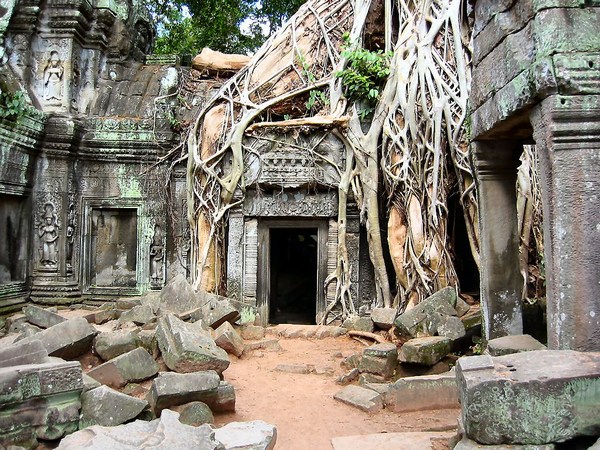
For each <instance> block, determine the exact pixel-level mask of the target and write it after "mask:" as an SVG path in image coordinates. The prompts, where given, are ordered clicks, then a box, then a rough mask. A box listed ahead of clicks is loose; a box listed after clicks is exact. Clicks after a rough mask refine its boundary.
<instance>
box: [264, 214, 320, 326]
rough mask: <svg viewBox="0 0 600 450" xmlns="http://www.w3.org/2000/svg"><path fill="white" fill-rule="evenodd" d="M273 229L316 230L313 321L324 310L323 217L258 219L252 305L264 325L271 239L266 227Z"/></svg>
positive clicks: (266, 320) (267, 309)
mask: <svg viewBox="0 0 600 450" xmlns="http://www.w3.org/2000/svg"><path fill="white" fill-rule="evenodd" d="M274 228H316V229H317V288H316V289H317V292H316V302H317V304H316V311H317V315H316V317H315V321H316V323H319V322H320V320H321V319H322V318H323V314H324V313H325V307H326V302H325V291H324V289H323V286H324V285H323V283H324V281H325V278H326V277H327V235H328V227H327V220H326V219H302V218H299V219H260V220H259V222H258V284H257V295H256V297H257V298H256V300H257V302H256V307H257V309H258V312H259V314H260V317H261V319H262V322H263V325H264V326H266V325H267V324H268V321H269V315H270V311H269V299H270V290H271V270H270V267H271V255H270V253H271V252H270V250H271V239H270V230H271V229H274Z"/></svg>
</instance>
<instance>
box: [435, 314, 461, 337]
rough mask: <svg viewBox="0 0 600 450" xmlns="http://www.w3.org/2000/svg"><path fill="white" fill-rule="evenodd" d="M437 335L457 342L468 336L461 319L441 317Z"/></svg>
mask: <svg viewBox="0 0 600 450" xmlns="http://www.w3.org/2000/svg"><path fill="white" fill-rule="evenodd" d="M436 334H437V335H438V336H444V337H447V338H448V339H452V340H455V339H460V338H461V337H463V336H464V335H465V334H466V330H465V326H464V325H463V323H462V320H460V318H459V317H456V316H441V317H440V318H439V320H438V326H437V329H436Z"/></svg>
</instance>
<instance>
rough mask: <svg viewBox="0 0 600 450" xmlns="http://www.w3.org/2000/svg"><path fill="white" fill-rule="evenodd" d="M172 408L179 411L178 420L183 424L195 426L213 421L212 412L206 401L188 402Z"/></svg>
mask: <svg viewBox="0 0 600 450" xmlns="http://www.w3.org/2000/svg"><path fill="white" fill-rule="evenodd" d="M173 409H175V411H177V412H178V413H179V421H180V422H181V423H183V424H185V425H191V426H194V427H197V426H200V425H204V424H205V423H214V422H215V418H214V416H213V413H212V411H211V410H210V408H209V407H208V405H207V404H206V403H202V402H190V403H186V404H185V405H181V406H176V407H174V408H173Z"/></svg>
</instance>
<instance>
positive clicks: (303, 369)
mask: <svg viewBox="0 0 600 450" xmlns="http://www.w3.org/2000/svg"><path fill="white" fill-rule="evenodd" d="M313 367H314V366H311V365H310V364H277V367H275V371H276V372H284V373H296V374H301V375H306V374H309V373H311V372H312V370H313Z"/></svg>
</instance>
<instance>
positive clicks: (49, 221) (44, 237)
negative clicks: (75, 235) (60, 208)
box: [38, 203, 60, 269]
mask: <svg viewBox="0 0 600 450" xmlns="http://www.w3.org/2000/svg"><path fill="white" fill-rule="evenodd" d="M41 221H42V223H41V224H40V226H39V227H38V236H39V238H40V242H41V247H40V263H41V265H42V267H43V268H45V269H56V268H57V264H58V243H57V242H56V241H57V240H58V231H59V229H60V226H59V224H58V216H57V215H56V212H55V208H54V205H53V204H52V203H46V204H45V205H44V212H43V215H42V217H41Z"/></svg>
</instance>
